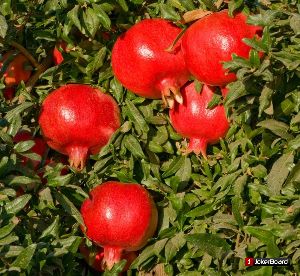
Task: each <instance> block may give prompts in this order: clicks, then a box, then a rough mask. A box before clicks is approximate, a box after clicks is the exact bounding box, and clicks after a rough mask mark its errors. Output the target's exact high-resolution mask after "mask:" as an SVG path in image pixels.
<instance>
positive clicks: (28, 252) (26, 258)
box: [11, 243, 37, 269]
mask: <svg viewBox="0 0 300 276" xmlns="http://www.w3.org/2000/svg"><path fill="white" fill-rule="evenodd" d="M36 246H37V245H36V244H35V243H34V244H31V245H29V246H28V247H26V248H25V249H23V250H22V251H21V253H20V255H19V256H18V257H17V259H16V260H15V261H14V262H13V263H12V264H11V266H12V267H19V268H21V269H26V268H27V267H28V266H29V264H30V261H31V259H32V257H33V255H34V253H35V250H36Z"/></svg>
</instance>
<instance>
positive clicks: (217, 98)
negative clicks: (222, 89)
mask: <svg viewBox="0 0 300 276" xmlns="http://www.w3.org/2000/svg"><path fill="white" fill-rule="evenodd" d="M221 99H222V95H219V94H216V93H214V95H213V97H212V99H211V100H210V102H209V103H208V105H207V109H213V108H215V107H216V106H217V105H219V104H220V102H221Z"/></svg>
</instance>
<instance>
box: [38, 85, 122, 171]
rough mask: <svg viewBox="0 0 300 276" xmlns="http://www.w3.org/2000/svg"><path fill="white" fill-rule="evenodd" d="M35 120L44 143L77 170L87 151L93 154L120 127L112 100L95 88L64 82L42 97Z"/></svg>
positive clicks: (117, 113) (118, 117) (117, 109)
mask: <svg viewBox="0 0 300 276" xmlns="http://www.w3.org/2000/svg"><path fill="white" fill-rule="evenodd" d="M39 124H40V126H41V130H42V133H43V135H44V137H45V140H46V142H47V144H48V145H49V146H50V147H51V148H53V149H55V150H57V151H58V152H60V153H62V154H65V155H68V156H69V162H70V165H71V166H73V167H74V168H75V169H78V170H81V169H83V167H84V166H85V162H86V159H87V157H88V155H89V154H97V153H98V152H99V151H100V149H101V148H102V147H103V146H104V145H106V144H107V142H108V140H109V138H110V137H111V135H112V134H113V133H114V132H115V131H116V130H117V129H118V128H119V127H120V113H119V108H118V106H117V103H116V102H115V100H114V99H113V98H112V97H111V96H109V95H107V94H104V93H103V92H101V91H100V90H99V89H97V88H93V87H91V86H89V85H83V84H67V85H64V86H62V87H60V88H58V89H56V90H55V91H53V92H52V93H51V94H50V95H48V96H47V97H46V99H45V101H44V102H43V104H42V109H41V113H40V117H39Z"/></svg>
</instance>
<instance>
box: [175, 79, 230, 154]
mask: <svg viewBox="0 0 300 276" xmlns="http://www.w3.org/2000/svg"><path fill="white" fill-rule="evenodd" d="M215 89H216V88H214V87H209V86H207V85H203V87H202V91H201V93H198V92H197V91H196V89H195V86H194V82H191V83H188V84H186V85H185V86H184V87H183V88H182V89H181V94H182V96H183V104H182V105H178V104H175V107H174V109H172V110H170V119H171V123H172V125H173V127H174V128H175V130H176V131H177V132H178V133H179V134H181V135H182V136H183V137H187V138H189V139H190V141H189V146H188V150H187V151H188V152H192V151H193V152H195V153H196V154H200V153H202V154H203V156H204V157H206V148H207V145H208V144H214V143H217V142H218V141H219V139H220V138H222V137H224V136H225V135H226V133H227V131H228V129H229V123H228V120H227V118H226V114H225V109H224V107H223V106H222V105H218V106H216V107H214V108H213V109H208V108H207V105H208V103H209V102H210V101H211V99H212V97H213V95H214V91H215ZM226 93H227V89H222V94H223V96H225V94H226Z"/></svg>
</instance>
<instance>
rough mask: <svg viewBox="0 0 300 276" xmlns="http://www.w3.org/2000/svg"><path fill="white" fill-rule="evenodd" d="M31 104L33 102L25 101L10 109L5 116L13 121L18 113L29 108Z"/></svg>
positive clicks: (9, 120)
mask: <svg viewBox="0 0 300 276" xmlns="http://www.w3.org/2000/svg"><path fill="white" fill-rule="evenodd" d="M31 106H33V103H30V102H24V103H22V104H20V105H18V106H17V107H16V108H14V109H12V110H10V111H9V112H7V113H6V115H5V117H4V118H5V119H6V120H7V121H8V122H12V121H13V120H14V119H15V117H16V116H17V115H20V113H22V112H23V111H24V110H26V109H28V108H29V107H31Z"/></svg>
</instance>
